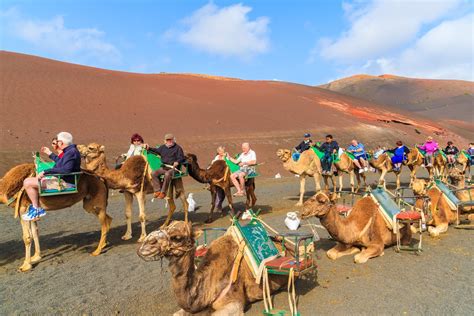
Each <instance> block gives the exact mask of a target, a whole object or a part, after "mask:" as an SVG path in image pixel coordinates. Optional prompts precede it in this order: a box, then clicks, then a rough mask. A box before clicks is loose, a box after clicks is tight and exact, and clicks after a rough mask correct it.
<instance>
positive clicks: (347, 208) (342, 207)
mask: <svg viewBox="0 0 474 316" xmlns="http://www.w3.org/2000/svg"><path fill="white" fill-rule="evenodd" d="M336 207H337V211H338V212H339V213H347V212H349V211H350V210H351V209H352V207H350V206H347V205H341V204H338V205H337V206H336Z"/></svg>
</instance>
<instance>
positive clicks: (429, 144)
mask: <svg viewBox="0 0 474 316" xmlns="http://www.w3.org/2000/svg"><path fill="white" fill-rule="evenodd" d="M418 148H419V149H421V150H424V151H425V152H426V154H425V162H426V167H433V157H434V154H435V152H437V151H438V149H439V145H438V143H437V142H435V141H434V140H433V137H431V136H428V137H427V138H426V142H425V143H424V144H423V145H422V146H420V147H418Z"/></svg>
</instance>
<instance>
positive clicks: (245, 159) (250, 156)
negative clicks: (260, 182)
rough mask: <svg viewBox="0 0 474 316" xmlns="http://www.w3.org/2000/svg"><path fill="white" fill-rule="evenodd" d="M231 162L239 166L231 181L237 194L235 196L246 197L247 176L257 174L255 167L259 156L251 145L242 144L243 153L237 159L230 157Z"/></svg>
mask: <svg viewBox="0 0 474 316" xmlns="http://www.w3.org/2000/svg"><path fill="white" fill-rule="evenodd" d="M228 158H229V160H230V161H232V162H233V163H235V164H238V165H239V167H240V168H239V170H237V171H235V172H234V173H232V174H231V176H230V179H231V180H232V183H233V184H234V186H235V188H236V189H237V192H236V193H235V194H234V196H244V194H245V193H244V192H245V191H244V189H245V176H246V175H248V174H249V173H251V172H255V165H256V164H257V154H255V151H253V150H252V149H250V144H249V143H243V144H242V153H241V154H240V155H239V157H238V158H237V159H234V158H232V157H230V156H228Z"/></svg>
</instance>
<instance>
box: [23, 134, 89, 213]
mask: <svg viewBox="0 0 474 316" xmlns="http://www.w3.org/2000/svg"><path fill="white" fill-rule="evenodd" d="M56 142H57V146H58V149H60V150H61V151H62V153H63V155H62V156H61V158H59V157H58V156H57V155H55V154H54V153H53V152H51V150H49V148H45V147H43V148H42V149H41V151H42V152H44V153H46V154H48V155H49V157H50V158H51V159H52V160H54V161H55V162H56V164H55V166H54V167H53V168H51V169H47V170H45V171H42V172H40V173H39V174H37V175H36V176H35V177H30V178H26V179H25V180H24V181H23V187H24V188H25V191H26V194H28V197H29V198H30V201H31V205H30V206H29V207H28V211H27V212H26V213H25V214H23V215H22V216H21V217H22V219H23V220H25V221H31V220H37V219H39V218H40V217H42V216H44V215H46V211H45V210H44V209H43V208H42V207H41V206H40V203H39V193H38V191H39V185H41V187H42V188H46V187H47V186H48V183H50V182H57V181H58V179H57V178H55V177H51V176H48V175H50V174H68V173H72V172H79V171H81V154H80V153H79V151H78V150H77V148H76V145H74V144H73V138H72V135H71V134H70V133H68V132H61V133H59V134H58V135H57V141H56ZM61 180H62V181H64V182H65V185H73V184H74V176H69V177H68V176H65V177H62V179H61Z"/></svg>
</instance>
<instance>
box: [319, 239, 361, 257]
mask: <svg viewBox="0 0 474 316" xmlns="http://www.w3.org/2000/svg"><path fill="white" fill-rule="evenodd" d="M359 251H360V249H359V248H357V247H353V246H351V245H345V244H343V243H340V242H338V243H337V244H336V246H334V247H333V248H331V249H329V250H328V252H327V253H326V255H327V256H328V258H329V259H332V260H336V259H338V258H340V257H343V256H348V255H352V254H355V253H358V252H359Z"/></svg>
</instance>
